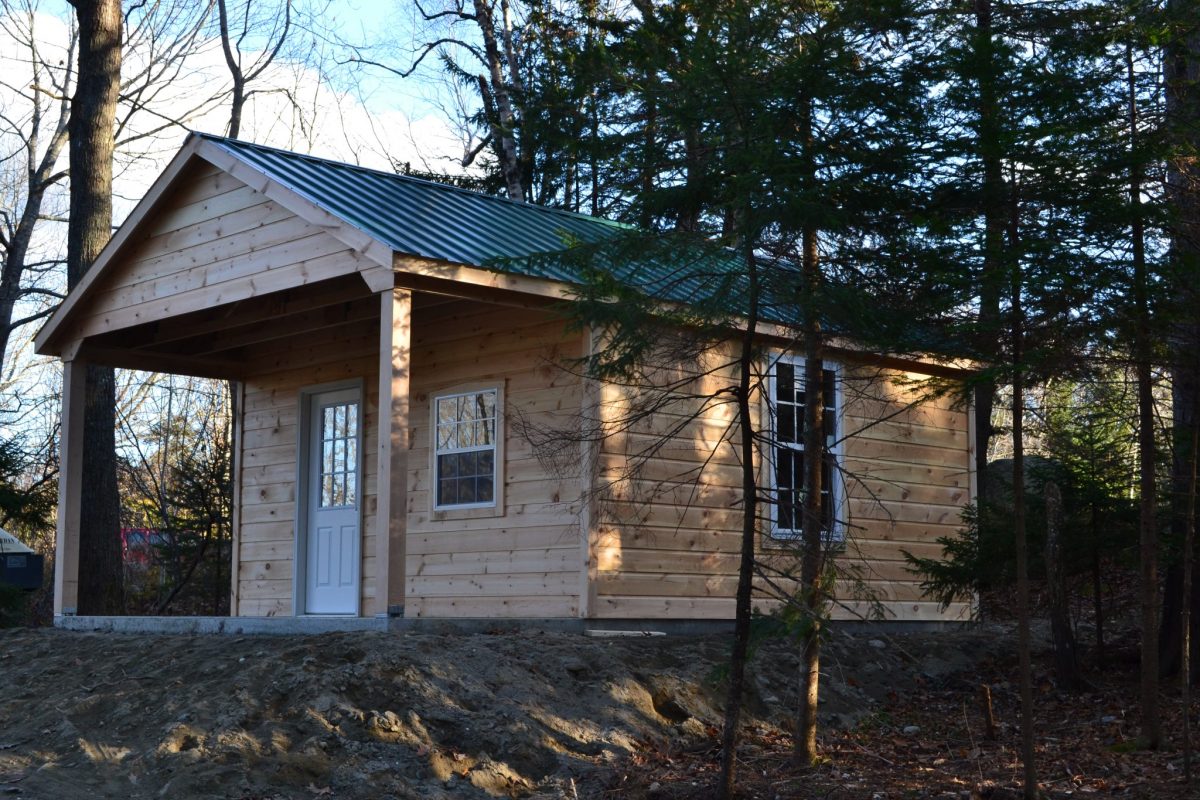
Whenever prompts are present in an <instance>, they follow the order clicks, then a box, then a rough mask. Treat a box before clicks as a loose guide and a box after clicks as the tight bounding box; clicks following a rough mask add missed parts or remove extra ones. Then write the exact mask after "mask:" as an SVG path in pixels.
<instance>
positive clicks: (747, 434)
mask: <svg viewBox="0 0 1200 800" xmlns="http://www.w3.org/2000/svg"><path fill="white" fill-rule="evenodd" d="M746 238H747V242H748V243H747V245H746V246H745V263H746V269H747V279H748V287H747V293H748V301H747V302H748V313H747V320H746V327H745V329H744V330H743V331H742V337H741V351H740V353H739V354H738V368H739V374H738V386H737V414H738V420H737V421H738V434H739V435H740V436H741V460H742V550H741V556H740V558H739V560H738V584H737V596H736V600H735V617H734V630H733V653H732V655H731V656H730V659H729V691H728V694H727V695H726V698H725V722H724V730H723V731H722V734H721V773H720V776H719V778H718V786H717V797H718V800H729V798H732V797H733V795H734V786H735V784H736V781H737V743H738V728H739V726H740V724H741V716H742V699H743V694H744V692H745V686H746V659H747V657H748V654H749V652H750V621H751V615H752V613H753V606H752V604H751V593H752V592H753V589H754V553H755V537H757V536H758V476H757V474H756V473H755V469H754V442H755V429H754V420H753V418H752V417H751V407H750V394H751V391H752V389H753V375H754V359H755V356H756V354H757V337H756V335H755V329H756V328H757V326H758V293H759V287H758V268H757V264H756V262H755V260H754V250H753V245H752V244H749V242H751V241H752V240H751V239H750V237H749V236H748V235H747V237H746Z"/></svg>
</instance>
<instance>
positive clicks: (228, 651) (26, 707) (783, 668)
mask: <svg viewBox="0 0 1200 800" xmlns="http://www.w3.org/2000/svg"><path fill="white" fill-rule="evenodd" d="M964 637H966V639H967V640H968V641H966V642H964ZM951 639H952V640H953V641H951ZM993 641H994V637H990V636H989V635H988V633H987V632H986V631H979V630H976V631H974V632H972V631H960V632H958V633H956V634H955V635H954V636H953V637H950V639H947V640H946V641H944V642H943V643H942V644H938V640H937V634H932V635H931V634H925V635H924V638H923V639H921V641H920V642H919V643H918V642H912V643H909V644H906V637H887V638H886V639H885V638H884V637H880V636H877V635H867V634H861V635H846V634H842V635H839V636H835V637H834V639H833V641H832V642H831V643H830V645H829V647H828V648H827V653H828V658H827V660H826V669H825V672H826V678H825V680H824V686H823V689H824V691H823V703H824V706H823V713H824V717H825V722H826V723H827V724H831V725H840V726H851V725H855V724H857V723H858V722H859V721H860V720H862V719H863V718H865V717H867V716H869V715H870V714H871V713H872V710H873V709H874V708H875V707H876V706H877V705H878V704H879V703H880V702H883V701H885V700H886V699H887V697H888V696H889V693H894V692H896V691H898V690H903V687H904V686H905V685H908V684H911V683H913V682H921V681H930V680H939V681H940V680H956V679H957V678H956V677H955V676H956V675H960V674H969V672H970V670H971V669H972V666H973V664H974V660H975V659H977V658H982V657H984V656H985V655H986V653H987V651H988V644H989V642H993ZM972 642H973V644H972ZM727 653H728V643H727V641H726V640H725V639H724V638H718V637H707V638H652V639H591V638H585V637H580V636H571V635H553V634H532V633H531V634H504V635H473V636H471V635H463V636H457V635H432V634H404V635H401V634H383V633H379V634H363V633H354V634H333V635H323V636H304V637H237V638H231V637H227V636H131V635H118V634H80V633H68V632H63V631H55V630H44V629H43V630H15V631H0V792H7V793H8V794H10V795H11V796H17V797H37V798H42V797H44V798H64V800H70V799H71V798H88V799H89V800H91V798H97V797H127V798H158V797H220V798H247V799H248V798H314V797H337V798H343V797H345V798H357V797H362V798H389V797H390V798H438V797H455V798H459V797H480V798H483V797H528V796H537V797H587V796H589V791H590V790H593V789H594V787H598V786H600V785H601V784H602V783H603V781H602V780H599V778H598V772H603V770H605V769H606V768H607V767H608V766H609V765H611V764H614V763H616V762H618V761H621V760H622V759H624V758H625V757H626V756H628V754H630V753H631V752H635V751H637V750H638V749H639V748H640V747H642V746H643V745H644V743H647V742H654V743H656V744H661V743H671V742H676V743H678V742H686V741H690V740H704V739H706V738H708V737H709V736H710V734H711V731H712V728H713V727H715V726H717V725H719V720H720V718H721V714H720V709H721V705H722V698H723V687H722V676H723V669H724V660H725V658H726V656H727ZM916 654H919V656H920V657H917V655H916ZM796 666H797V659H796V655H795V653H794V651H793V650H792V649H791V648H789V647H788V646H787V645H786V643H782V642H768V643H766V644H764V645H762V646H761V647H759V648H758V650H757V654H756V658H755V661H754V664H753V667H752V679H751V681H750V685H751V695H750V697H749V709H750V713H751V715H752V719H751V720H750V722H752V723H754V724H756V725H761V726H767V727H769V728H772V729H780V728H782V729H786V727H787V726H788V725H789V722H790V719H789V715H790V713H791V710H792V709H794V707H795V685H796V674H797V673H796Z"/></svg>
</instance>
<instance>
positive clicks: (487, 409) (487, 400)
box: [479, 392, 496, 417]
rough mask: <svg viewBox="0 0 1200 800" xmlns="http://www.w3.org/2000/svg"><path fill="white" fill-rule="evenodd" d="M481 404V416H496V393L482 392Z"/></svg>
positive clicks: (480, 396)
mask: <svg viewBox="0 0 1200 800" xmlns="http://www.w3.org/2000/svg"><path fill="white" fill-rule="evenodd" d="M479 402H480V409H481V411H482V413H481V414H480V416H483V417H494V416H496V393H495V392H482V393H481V394H480V395H479Z"/></svg>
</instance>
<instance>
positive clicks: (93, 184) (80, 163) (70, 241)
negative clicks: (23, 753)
mask: <svg viewBox="0 0 1200 800" xmlns="http://www.w3.org/2000/svg"><path fill="white" fill-rule="evenodd" d="M72 5H73V6H74V7H75V12H76V16H77V19H78V22H79V78H78V83H77V84H76V87H75V96H74V98H73V100H72V110H71V123H70V148H69V151H70V170H71V206H70V207H71V216H70V223H69V225H68V227H67V282H68V284H69V286H70V287H72V288H74V287H75V286H76V285H78V283H79V281H80V279H82V277H83V275H84V273H85V272H86V271H87V270H88V269H89V268H90V267H91V266H92V262H94V261H95V259H96V257H97V256H98V255H99V254H100V251H101V250H102V249H103V248H104V245H105V244H106V243H107V242H108V240H109V237H110V236H111V235H112V162H113V147H114V140H113V126H114V124H115V121H116V111H117V95H118V90H119V88H120V81H121V24H122V18H121V3H120V0H72ZM86 387H87V388H86V397H87V400H86V403H85V408H84V422H83V440H84V445H83V457H84V461H83V481H82V486H83V488H82V493H83V496H82V498H81V502H80V505H81V518H80V525H79V529H80V534H79V563H80V564H81V565H83V568H82V569H80V570H79V607H78V613H80V614H119V613H121V612H122V611H123V610H124V604H125V597H124V594H125V593H124V574H123V570H122V565H121V538H120V527H121V518H120V496H119V494H118V490H117V469H116V442H115V431H116V420H115V411H114V409H115V407H116V386H115V381H114V376H113V370H112V369H111V368H108V367H97V366H89V367H88V369H87V376H86Z"/></svg>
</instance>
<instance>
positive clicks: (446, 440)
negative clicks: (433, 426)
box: [437, 424, 454, 450]
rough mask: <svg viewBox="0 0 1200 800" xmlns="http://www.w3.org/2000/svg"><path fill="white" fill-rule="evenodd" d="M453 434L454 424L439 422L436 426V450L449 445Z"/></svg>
mask: <svg viewBox="0 0 1200 800" xmlns="http://www.w3.org/2000/svg"><path fill="white" fill-rule="evenodd" d="M453 436H454V426H453V425H441V424H439V425H438V426H437V448H438V450H444V449H446V448H447V447H449V446H450V441H451V439H452V437H453Z"/></svg>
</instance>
